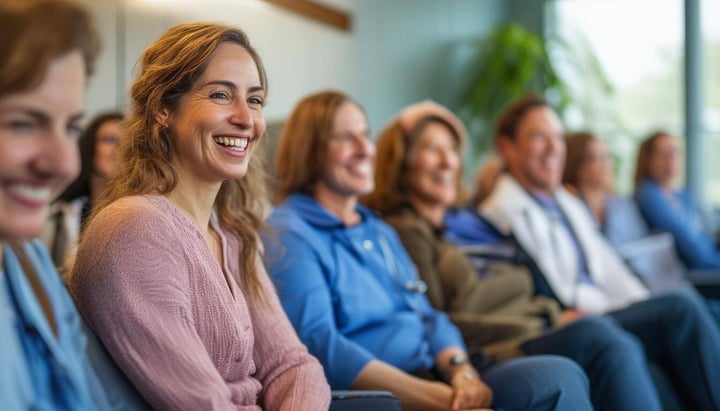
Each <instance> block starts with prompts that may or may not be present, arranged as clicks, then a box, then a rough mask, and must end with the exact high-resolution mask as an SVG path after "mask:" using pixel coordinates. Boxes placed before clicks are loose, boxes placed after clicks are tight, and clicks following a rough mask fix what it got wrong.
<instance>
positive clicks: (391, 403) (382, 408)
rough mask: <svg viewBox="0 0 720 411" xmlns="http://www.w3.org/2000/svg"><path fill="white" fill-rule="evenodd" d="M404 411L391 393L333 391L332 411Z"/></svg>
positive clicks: (398, 400) (397, 399)
mask: <svg viewBox="0 0 720 411" xmlns="http://www.w3.org/2000/svg"><path fill="white" fill-rule="evenodd" d="M365 410H373V411H402V407H401V406H400V399H399V398H398V397H396V396H394V395H393V394H392V393H391V392H389V391H361V390H333V392H332V402H331V403H330V411H365Z"/></svg>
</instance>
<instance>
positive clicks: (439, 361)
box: [263, 91, 592, 410]
mask: <svg viewBox="0 0 720 411" xmlns="http://www.w3.org/2000/svg"><path fill="white" fill-rule="evenodd" d="M374 166H375V146H374V144H373V142H372V140H370V138H369V130H368V123H367V118H366V116H365V113H364V111H363V110H362V108H361V107H360V106H359V105H358V104H357V103H355V102H354V101H352V100H351V99H349V98H348V97H347V96H345V95H343V94H341V93H337V92H332V91H328V92H321V93H318V94H315V95H311V96H309V97H306V98H304V99H303V100H302V101H301V102H300V103H299V104H298V105H297V106H296V108H295V109H294V111H293V113H292V115H291V116H290V118H289V120H288V122H287V123H286V125H285V129H284V132H283V135H282V137H281V140H280V144H279V147H278V155H277V161H276V169H277V176H278V184H279V200H280V201H281V203H280V204H279V205H278V206H277V207H275V208H274V210H273V212H272V213H271V215H270V216H269V219H268V226H269V228H268V230H266V231H265V232H264V233H263V241H264V244H265V250H266V251H265V261H266V264H267V265H268V271H269V273H270V275H271V276H272V278H273V281H274V282H275V285H276V287H277V289H278V294H279V295H280V300H281V301H282V304H283V307H284V308H285V311H286V312H287V314H288V316H289V317H290V321H291V322H292V323H293V325H294V326H295V329H296V330H297V332H298V334H299V335H300V338H301V339H302V340H303V342H304V343H305V344H306V345H307V346H308V348H309V350H310V352H311V353H312V354H314V355H315V356H316V357H318V359H319V360H320V362H321V363H322V364H323V366H324V367H325V372H326V374H327V377H328V380H329V381H330V385H331V386H332V387H333V388H334V389H346V388H348V387H350V388H353V389H380V390H388V391H391V392H392V393H394V394H395V395H396V396H398V397H399V398H400V400H401V402H402V405H403V408H404V409H409V410H448V409H485V408H488V407H495V408H497V409H500V408H504V409H510V410H516V409H532V410H570V409H572V410H585V409H591V408H592V406H591V404H590V402H589V394H588V391H587V380H586V377H585V375H584V373H583V372H582V370H580V368H579V367H578V366H577V365H576V364H574V363H572V362H570V361H568V360H566V359H563V358H560V357H551V356H538V357H535V358H523V359H513V360H509V361H505V362H501V363H499V364H486V363H485V361H484V360H485V357H483V356H481V355H478V356H472V357H470V356H469V353H468V351H467V350H466V347H465V344H464V342H463V340H462V338H461V336H460V333H459V332H458V330H457V329H456V328H455V327H454V326H453V324H452V323H451V322H450V321H449V319H448V317H447V316H446V315H445V314H443V313H442V312H440V311H436V310H434V309H432V307H431V306H430V304H429V303H428V300H427V298H425V296H424V294H423V284H422V282H420V281H419V280H418V278H417V272H416V270H415V267H414V265H413V264H412V261H411V260H410V258H409V256H408V255H407V253H406V252H405V250H404V249H403V247H402V244H401V243H400V241H399V239H398V237H397V235H396V233H395V232H394V231H393V229H392V228H391V227H389V226H387V225H386V224H384V223H383V222H382V221H381V220H380V219H379V218H377V217H376V216H375V215H374V214H373V213H372V212H371V211H370V210H369V209H367V208H366V207H363V206H362V205H360V204H358V197H359V196H360V195H363V194H368V193H369V192H371V191H372V189H373V181H374V180H373V174H374Z"/></svg>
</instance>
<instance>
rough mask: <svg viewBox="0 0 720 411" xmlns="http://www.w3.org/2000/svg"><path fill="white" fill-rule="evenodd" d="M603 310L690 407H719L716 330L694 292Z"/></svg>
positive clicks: (719, 344)
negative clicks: (666, 378)
mask: <svg viewBox="0 0 720 411" xmlns="http://www.w3.org/2000/svg"><path fill="white" fill-rule="evenodd" d="M608 315H610V316H612V317H613V318H614V319H615V320H617V321H618V323H619V324H620V325H621V326H622V327H623V328H624V329H625V330H627V331H629V332H630V333H632V334H633V335H634V336H635V337H636V338H637V339H638V340H639V341H640V343H641V344H642V345H643V348H644V350H645V355H646V356H647V358H648V360H649V361H652V362H653V363H656V364H658V365H660V366H661V367H662V368H663V371H665V373H666V374H667V375H668V377H669V379H670V381H672V382H673V383H674V385H675V388H676V389H677V391H678V394H679V396H680V397H681V398H682V399H684V400H685V401H689V402H690V408H691V409H697V410H720V330H719V329H718V326H717V323H716V322H715V320H714V318H713V317H712V315H711V314H710V312H709V310H708V308H707V305H706V304H705V302H704V301H703V300H702V299H701V298H698V296H697V295H696V293H688V292H686V291H679V292H674V293H668V294H664V295H661V296H658V297H654V298H652V299H650V300H646V301H643V302H640V303H637V304H633V305H631V306H629V307H628V308H625V309H622V310H618V311H614V312H611V313H609V314H608Z"/></svg>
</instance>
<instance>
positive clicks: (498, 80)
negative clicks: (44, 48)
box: [457, 23, 570, 160]
mask: <svg viewBox="0 0 720 411" xmlns="http://www.w3.org/2000/svg"><path fill="white" fill-rule="evenodd" d="M475 48H476V51H475V53H474V57H473V58H472V59H471V63H470V64H471V65H470V74H469V77H470V78H471V81H470V83H469V84H468V86H467V87H466V90H467V91H466V92H465V94H464V96H462V98H461V101H460V102H459V105H458V107H457V113H458V115H459V116H460V117H461V118H462V119H463V121H465V123H466V125H467V128H468V131H469V133H470V135H471V138H472V142H471V145H472V152H471V154H472V158H473V159H474V160H477V159H479V158H480V157H482V156H483V154H484V153H487V152H488V151H490V149H491V147H492V138H491V136H492V125H493V121H494V119H495V116H497V114H498V113H499V112H500V111H501V110H502V109H503V107H504V106H505V105H507V104H508V103H509V102H511V101H513V100H515V99H516V98H518V97H520V96H522V95H524V94H526V93H530V92H534V93H538V94H542V95H544V96H546V97H547V98H548V99H549V100H550V101H551V103H552V104H553V105H554V106H555V107H556V108H557V109H558V110H559V111H560V112H562V111H563V110H564V108H565V107H566V106H567V104H568V102H569V100H570V95H569V91H568V87H567V85H566V84H565V82H564V81H563V79H562V78H560V76H559V75H558V72H557V71H556V69H555V67H554V66H553V63H552V61H551V59H550V56H549V52H548V44H547V42H546V41H544V40H543V39H542V38H541V37H540V36H538V35H537V34H535V33H532V32H530V31H528V30H526V29H525V28H523V27H522V26H520V25H519V24H516V23H501V24H498V25H497V26H495V27H494V28H493V30H491V32H490V33H489V34H488V35H487V36H486V37H483V38H481V39H479V40H478V41H477V42H476V44H475Z"/></svg>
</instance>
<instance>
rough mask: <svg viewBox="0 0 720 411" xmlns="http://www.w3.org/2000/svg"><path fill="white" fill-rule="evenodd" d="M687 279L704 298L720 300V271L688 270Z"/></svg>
mask: <svg viewBox="0 0 720 411" xmlns="http://www.w3.org/2000/svg"><path fill="white" fill-rule="evenodd" d="M686 277H687V279H688V281H690V284H692V285H693V286H695V288H697V290H698V291H699V292H700V294H702V295H703V296H705V297H708V298H718V299H720V270H688V272H687V273H686Z"/></svg>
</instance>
